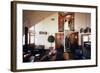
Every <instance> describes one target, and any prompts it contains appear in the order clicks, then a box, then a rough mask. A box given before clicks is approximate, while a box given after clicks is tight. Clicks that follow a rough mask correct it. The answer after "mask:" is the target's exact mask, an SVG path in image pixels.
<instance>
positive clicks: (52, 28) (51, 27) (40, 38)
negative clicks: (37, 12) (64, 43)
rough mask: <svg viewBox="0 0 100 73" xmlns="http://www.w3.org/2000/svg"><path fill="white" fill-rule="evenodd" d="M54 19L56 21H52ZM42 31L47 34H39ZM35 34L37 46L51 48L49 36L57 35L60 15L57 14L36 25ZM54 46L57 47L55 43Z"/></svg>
mask: <svg viewBox="0 0 100 73" xmlns="http://www.w3.org/2000/svg"><path fill="white" fill-rule="evenodd" d="M52 18H53V19H54V20H52ZM40 31H43V32H47V34H39V32H40ZM35 32H36V35H35V44H36V45H45V47H46V49H47V48H49V47H50V45H51V43H49V42H48V36H49V35H53V36H55V33H56V32H58V13H56V12H55V13H53V14H52V15H50V16H49V17H47V18H45V19H44V20H42V21H40V22H39V23H38V24H36V25H35ZM52 45H53V47H55V42H54V43H52Z"/></svg>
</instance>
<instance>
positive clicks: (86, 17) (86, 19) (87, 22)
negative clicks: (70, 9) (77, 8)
mask: <svg viewBox="0 0 100 73" xmlns="http://www.w3.org/2000/svg"><path fill="white" fill-rule="evenodd" d="M86 27H91V14H89V13H75V31H79V30H80V28H84V29H85V28H86Z"/></svg>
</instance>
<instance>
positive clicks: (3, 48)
mask: <svg viewBox="0 0 100 73" xmlns="http://www.w3.org/2000/svg"><path fill="white" fill-rule="evenodd" d="M10 1H11V0H0V9H1V11H0V73H13V72H11V71H10V54H11V52H10V49H11V48H10V45H11V44H10V43H11V42H10V40H11V39H10V34H11V31H10V29H11V28H10V16H11V15H10V9H11V7H10ZM34 1H41V2H55V3H57V2H58V3H67V4H68V3H71V4H83V5H97V4H98V6H99V4H100V2H99V1H100V0H34ZM99 8H100V6H99ZM98 11H99V12H98V13H100V9H99V10H98ZM99 16H100V14H98V18H99V19H100V17H99ZM99 19H98V24H100V21H99ZM99 27H100V25H98V31H100V28H99ZM99 37H100V33H98V43H100V41H99V40H100V38H99ZM99 48H100V45H99V44H98V56H100V49H99ZM98 64H99V65H98V67H90V68H74V69H59V70H46V71H34V72H33V71H27V72H16V73H41V72H42V73H87V72H89V73H99V72H100V57H98ZM14 73H15V72H14Z"/></svg>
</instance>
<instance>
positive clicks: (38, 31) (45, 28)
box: [11, 1, 97, 72]
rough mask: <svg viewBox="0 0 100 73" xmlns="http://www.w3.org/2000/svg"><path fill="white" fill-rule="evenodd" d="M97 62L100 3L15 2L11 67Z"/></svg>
mask: <svg viewBox="0 0 100 73" xmlns="http://www.w3.org/2000/svg"><path fill="white" fill-rule="evenodd" d="M60 16H61V17H60ZM81 28H83V29H85V28H89V29H90V30H91V32H86V33H84V32H80V29H81ZM83 34H84V35H87V34H89V39H90V40H89V41H86V42H82V41H83V40H84V39H82V36H83ZM48 39H49V40H48ZM88 53H89V54H88ZM96 66H97V6H89V5H74V4H60V3H59V4H58V3H42V2H26V1H12V2H11V71H13V72H19V71H36V70H52V69H68V68H82V67H96Z"/></svg>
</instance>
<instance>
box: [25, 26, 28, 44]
mask: <svg viewBox="0 0 100 73" xmlns="http://www.w3.org/2000/svg"><path fill="white" fill-rule="evenodd" d="M25 45H28V27H25Z"/></svg>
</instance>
